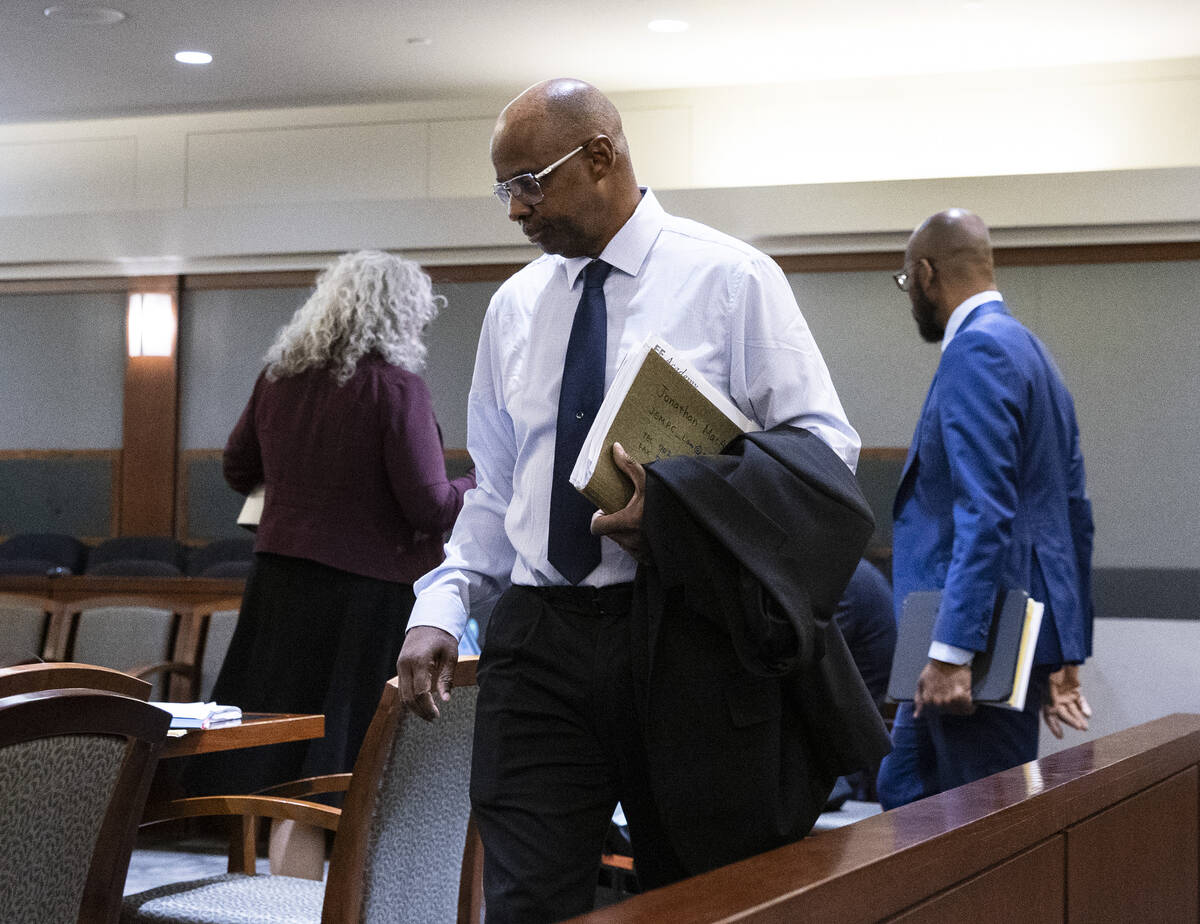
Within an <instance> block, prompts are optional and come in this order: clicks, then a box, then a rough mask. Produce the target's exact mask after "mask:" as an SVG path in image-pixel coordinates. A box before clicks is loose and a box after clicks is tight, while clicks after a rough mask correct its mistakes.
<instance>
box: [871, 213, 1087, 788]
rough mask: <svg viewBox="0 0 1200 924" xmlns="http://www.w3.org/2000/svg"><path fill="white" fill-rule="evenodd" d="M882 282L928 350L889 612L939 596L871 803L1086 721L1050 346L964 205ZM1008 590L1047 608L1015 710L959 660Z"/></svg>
mask: <svg viewBox="0 0 1200 924" xmlns="http://www.w3.org/2000/svg"><path fill="white" fill-rule="evenodd" d="M895 280H896V284H897V285H898V286H899V287H900V289H901V291H903V292H907V293H908V297H909V300H910V302H911V305H912V316H913V319H914V320H915V321H916V322H917V330H918V331H919V333H920V335H921V337H922V338H924V339H925V340H926V341H928V342H930V343H937V342H940V343H941V348H942V358H941V362H940V363H939V365H938V369H937V373H936V374H935V375H934V379H933V384H932V385H931V386H930V389H929V396H928V397H927V398H926V399H925V406H924V408H923V409H922V411H921V417H920V420H919V422H918V423H917V430H916V434H915V435H914V436H913V441H912V447H911V448H910V449H909V453H908V459H907V461H906V462H905V464H904V470H903V473H902V474H901V477H900V487H899V489H898V491H897V494H896V501H895V509H894V518H895V526H894V529H893V533H892V549H893V561H892V584H893V592H894V600H895V605H896V612H897V614H900V612H901V606H902V603H903V601H904V598H905V597H906V596H907V595H908V594H909V593H911V592H913V591H917V590H938V589H940V590H941V591H942V602H941V609H940V611H939V613H938V616H937V619H936V622H935V625H934V631H933V638H932V639H930V648H929V661H928V663H927V664H926V665H925V668H924V670H923V671H922V673H921V676H920V678H919V680H918V684H917V689H916V690H915V691H914V699H913V702H912V703H911V704H908V703H903V704H901V706H900V708H899V710H898V711H897V714H896V721H895V723H894V726H893V732H892V744H893V750H892V753H891V754H889V755H888V756H887V757H886V758H884V761H883V766H882V767H881V768H880V771H879V780H878V783H879V797H880V802H881V803H882V804H883V806H884V807H885V808H893V807H895V806H897V805H903V804H905V803H907V802H912V801H914V800H915V799H920V798H922V797H924V796H928V795H932V794H934V793H937V792H941V791H943V790H946V789H950V788H951V787H954V786H958V785H961V784H963V783H968V782H970V781H972V780H975V779H979V778H981V777H984V776H987V775H989V774H992V773H996V772H998V771H1000V770H1005V769H1007V768H1009V767H1013V766H1016V765H1017V764H1021V763H1024V762H1026V761H1029V760H1033V759H1034V758H1036V757H1037V747H1038V712H1039V710H1042V712H1043V715H1044V717H1045V719H1046V722H1047V724H1048V725H1049V726H1050V728H1051V730H1052V731H1054V732H1055V734H1058V735H1059V736H1060V737H1061V725H1060V722H1065V723H1066V724H1068V725H1071V726H1072V727H1075V728H1079V729H1086V728H1087V714H1088V712H1089V710H1088V706H1087V703H1086V701H1085V700H1084V699H1083V697H1082V694H1081V693H1080V690H1079V685H1078V674H1077V670H1076V667H1075V665H1078V664H1079V663H1080V662H1082V661H1083V660H1084V659H1085V658H1086V657H1088V656H1089V655H1090V654H1091V641H1092V600H1091V557H1092V532H1093V527H1092V510H1091V503H1090V501H1089V500H1088V497H1087V493H1086V491H1085V489H1084V472H1083V455H1082V453H1081V451H1080V446H1079V428H1078V426H1077V425H1076V422H1075V405H1074V402H1073V400H1072V399H1071V395H1070V393H1069V392H1068V391H1067V386H1066V385H1065V384H1064V382H1063V379H1062V376H1061V375H1060V374H1059V371H1058V369H1057V367H1056V366H1055V364H1054V360H1053V359H1052V358H1051V356H1050V353H1049V351H1048V350H1047V349H1046V347H1045V346H1044V345H1043V344H1042V343H1041V341H1040V340H1038V339H1037V338H1036V337H1035V336H1034V335H1033V334H1032V333H1030V331H1029V330H1028V329H1027V328H1025V327H1024V326H1023V325H1022V324H1021V323H1020V322H1019V321H1017V320H1016V318H1014V317H1013V316H1012V315H1011V314H1009V312H1008V309H1007V308H1006V307H1005V304H1004V301H1003V299H1002V297H1001V295H1000V293H999V292H998V291H996V283H995V278H994V272H993V265H992V245H991V239H990V235H989V233H988V229H987V226H986V225H985V224H984V223H983V221H982V220H981V219H980V218H979V217H978V216H977V215H974V214H972V213H971V212H968V211H966V210H964V209H949V210H947V211H944V212H939V213H938V214H936V215H933V216H932V217H930V218H929V219H927V220H926V221H925V222H924V223H922V224H921V225H920V226H919V227H918V228H917V229H916V230H915V231H914V232H913V233H912V236H911V237H910V238H909V241H908V247H907V249H906V250H905V253H904V269H903V270H902V271H901V272H899V273H897V274H896V275H895ZM1008 588H1020V589H1023V590H1026V591H1028V592H1029V594H1030V595H1031V596H1032V597H1033V598H1034V599H1036V600H1040V601H1042V602H1043V603H1044V604H1045V607H1046V608H1045V615H1044V619H1043V622H1042V629H1041V634H1040V636H1039V638H1038V642H1037V648H1036V651H1035V656H1034V663H1035V668H1034V672H1033V678H1032V680H1031V685H1030V691H1029V694H1028V696H1027V698H1026V706H1025V709H1024V711H1023V712H1014V711H1010V710H1006V709H1002V708H998V707H994V706H980V707H978V708H977V707H976V705H975V703H974V702H972V699H971V678H972V674H971V664H972V661H973V659H974V658H975V656H976V655H978V654H979V653H980V652H982V651H984V650H986V648H987V638H988V629H989V626H990V624H991V617H992V612H993V606H994V603H995V600H996V597H997V594H998V593H1000V592H1002V591H1004V590H1006V589H1008ZM1063 665H1068V667H1066V668H1064V669H1063V670H1061V672H1059V673H1057V674H1055V675H1054V678H1055V682H1054V683H1053V684H1052V683H1051V682H1050V676H1051V672H1053V671H1059V669H1060V668H1063Z"/></svg>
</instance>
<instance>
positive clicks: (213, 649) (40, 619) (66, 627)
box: [0, 591, 241, 702]
mask: <svg viewBox="0 0 1200 924" xmlns="http://www.w3.org/2000/svg"><path fill="white" fill-rule="evenodd" d="M240 605H241V599H240V597H238V596H224V597H209V598H208V599H206V600H201V601H193V600H188V599H186V598H184V597H182V596H172V595H170V594H166V593H158V594H154V593H137V592H125V593H105V594H100V595H95V596H85V597H82V598H78V599H73V600H56V599H53V598H51V597H47V596H40V595H37V594H28V593H13V592H4V591H0V626H3V639H4V641H3V643H2V645H0V648H2V649H3V650H0V658H2V659H3V660H4V662H5V663H8V664H17V663H28V662H31V661H38V660H43V661H54V662H65V661H75V662H84V663H88V664H96V665H101V666H104V667H111V668H115V669H117V670H121V671H125V672H127V673H130V674H132V675H133V676H135V677H139V678H142V679H145V680H147V681H149V682H151V683H153V685H154V698H155V699H161V700H170V701H175V702H192V701H196V700H199V699H204V698H206V696H207V694H208V692H209V691H210V690H211V687H212V683H213V680H214V679H215V676H216V672H217V671H218V669H219V668H220V663H221V660H222V658H223V657H224V653H225V649H226V648H227V647H228V644H229V639H230V638H231V637H232V634H233V629H234V626H235V624H236V620H237V613H238V609H239V607H240Z"/></svg>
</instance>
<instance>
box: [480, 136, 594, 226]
mask: <svg viewBox="0 0 1200 924" xmlns="http://www.w3.org/2000/svg"><path fill="white" fill-rule="evenodd" d="M599 137H600V136H599V135H597V136H596V138H599ZM596 138H589V139H588V140H587V141H585V142H584V143H583V144H581V145H580V146H579V147H577V148H575V149H574V150H571V151H568V152H567V153H566V154H564V155H563V156H562V157H560V158H559V159H558V160H556V161H555V162H554V163H552V164H551V165H550V166H549V167H546V168H545V169H544V170H539V171H538V172H537V173H522V174H519V175H518V176H514V177H513V178H512V179H511V180H505V181H504V182H503V183H496V184H494V185H493V186H492V193H493V195H495V197H496V198H497V199H499V200H500V204H501V205H503V206H504V207H505V208H508V204H509V202H511V201H512V200H513V199H516V200H517V201H518V202H523V203H524V204H525V205H537V204H538V203H539V202H541V201H542V200H543V199H545V198H546V194H545V193H544V192H543V191H542V184H541V183H540V182H539V180H544V179H545V178H546V177H548V176H549V175H550V173H551V171H553V170H555V169H557V168H558V167H561V166H562V165H563V164H565V163H566V162H567V161H569V160H570V159H571V158H572V157H574V156H575V155H576V154H578V153H579V152H580V151H582V150H583V149H584V148H586V147H587V146H588V145H589V144H591V143H592V142H593V141H595V140H596Z"/></svg>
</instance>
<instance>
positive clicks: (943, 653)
mask: <svg viewBox="0 0 1200 924" xmlns="http://www.w3.org/2000/svg"><path fill="white" fill-rule="evenodd" d="M1002 301H1004V297H1003V296H1002V295H1001V294H1000V293H999V292H997V291H996V290H995V289H988V290H987V291H985V292H976V293H975V294H974V295H972V296H971V297H970V298H968V299H967V300H966V301H965V302H963V303H962V304H961V305H959V306H958V307H957V308H955V309H954V310H953V311H952V312H950V317H949V318H947V319H946V333H945V334H943V335H942V352H943V353H945V352H946V347H948V346H949V345H950V341H951V340H953V339H954V335H955V334H957V333H958V329H959V328H960V327H962V326H963V322H964V321H966V319H967V316H968V315H970V313H971V312H972V311H974V310H975V309H976V308H978V307H979V306H980V305H986V304H987V303H988V302H1002ZM929 657H930V658H933V659H934V660H936V661H943V662H945V663H946V664H958V665H962V664H970V663H971V662H972V661H973V660H974V659H975V652H973V651H971V650H970V649H969V648H959V647H958V646H957V645H947V644H946V643H945V642H930V643H929Z"/></svg>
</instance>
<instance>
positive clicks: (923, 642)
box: [887, 589, 1042, 709]
mask: <svg viewBox="0 0 1200 924" xmlns="http://www.w3.org/2000/svg"><path fill="white" fill-rule="evenodd" d="M941 602H942V592H941V591H940V590H918V591H913V592H912V593H910V594H909V595H908V596H907V597H905V598H904V603H903V605H902V606H901V610H900V625H899V626H898V627H897V633H896V651H895V654H894V655H893V657H892V673H891V677H890V678H889V679H888V690H887V695H888V699H890V700H892V701H894V702H905V701H911V700H912V698H913V696H914V695H915V694H916V692H917V678H918V677H920V676H921V671H922V670H923V669H924V667H925V665H926V664H927V663H928V661H929V643H930V640H931V639H932V638H933V624H934V621H935V620H936V619H937V614H938V608H939V607H940V606H941ZM1041 622H1042V604H1040V603H1038V602H1037V601H1036V600H1030V599H1029V594H1027V593H1026V592H1025V591H1023V590H1017V589H1013V590H1008V591H1002V592H1001V593H1000V595H999V596H998V597H997V599H996V606H995V611H994V612H993V614H992V626H991V631H990V632H989V634H988V647H987V650H986V651H982V652H977V653H976V655H975V659H974V660H973V661H972V662H971V698H972V699H973V700H974V701H975V702H977V703H984V704H987V705H992V706H1007V707H1008V708H1010V709H1022V708H1024V705H1025V693H1026V690H1027V689H1028V685H1029V672H1030V669H1031V668H1032V666H1033V653H1034V649H1035V648H1036V647H1037V636H1038V631H1039V629H1040V628H1041Z"/></svg>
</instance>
